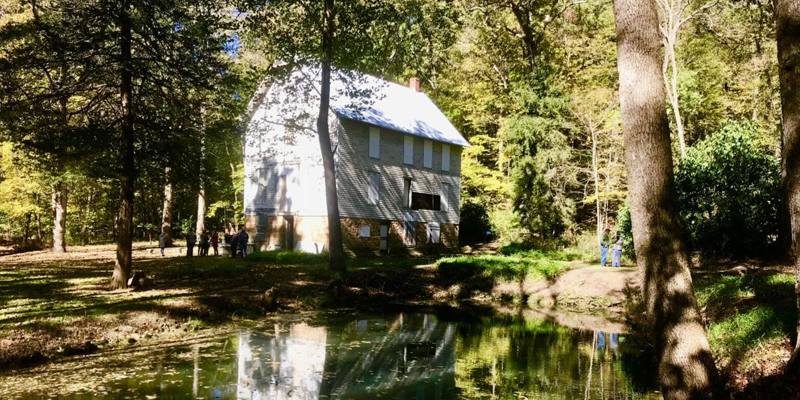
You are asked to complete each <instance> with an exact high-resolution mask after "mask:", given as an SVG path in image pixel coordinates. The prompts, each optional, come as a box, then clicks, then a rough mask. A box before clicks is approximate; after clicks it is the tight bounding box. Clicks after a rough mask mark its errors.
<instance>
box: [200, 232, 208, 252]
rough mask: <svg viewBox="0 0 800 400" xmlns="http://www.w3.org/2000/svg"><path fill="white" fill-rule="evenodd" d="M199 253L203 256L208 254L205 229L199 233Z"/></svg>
mask: <svg viewBox="0 0 800 400" xmlns="http://www.w3.org/2000/svg"><path fill="white" fill-rule="evenodd" d="M200 255H201V256H203V257H205V256H207V255H208V232H206V231H205V230H203V232H201V233H200Z"/></svg>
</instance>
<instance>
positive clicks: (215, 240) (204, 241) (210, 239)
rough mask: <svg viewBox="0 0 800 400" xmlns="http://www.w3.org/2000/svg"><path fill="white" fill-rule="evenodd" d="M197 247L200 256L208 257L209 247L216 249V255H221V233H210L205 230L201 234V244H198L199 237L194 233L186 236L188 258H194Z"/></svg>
mask: <svg viewBox="0 0 800 400" xmlns="http://www.w3.org/2000/svg"><path fill="white" fill-rule="evenodd" d="M195 245H197V254H198V255H199V256H203V257H205V256H207V255H208V249H209V247H212V248H213V249H214V255H215V256H218V255H219V233H217V231H213V232H211V234H209V233H208V231H207V230H205V229H203V231H202V232H200V243H197V235H196V234H195V233H194V232H191V231H190V232H189V234H188V235H186V256H187V257H192V256H194V246H195Z"/></svg>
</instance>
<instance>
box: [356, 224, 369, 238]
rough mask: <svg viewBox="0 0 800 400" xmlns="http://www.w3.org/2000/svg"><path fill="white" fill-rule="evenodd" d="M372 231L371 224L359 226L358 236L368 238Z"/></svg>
mask: <svg viewBox="0 0 800 400" xmlns="http://www.w3.org/2000/svg"><path fill="white" fill-rule="evenodd" d="M369 233H370V228H369V225H361V226H360V227H358V237H360V238H368V237H369Z"/></svg>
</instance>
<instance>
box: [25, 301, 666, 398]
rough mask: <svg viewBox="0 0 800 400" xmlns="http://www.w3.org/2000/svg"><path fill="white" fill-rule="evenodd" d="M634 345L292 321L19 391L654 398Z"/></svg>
mask: <svg viewBox="0 0 800 400" xmlns="http://www.w3.org/2000/svg"><path fill="white" fill-rule="evenodd" d="M278 321H279V322H278ZM633 347H634V346H633V345H632V343H631V340H626V337H625V336H624V335H621V334H617V333H609V332H601V331H594V332H592V331H578V330H573V329H569V328H564V327H560V326H557V325H554V324H552V323H548V322H544V321H531V320H527V321H513V320H508V319H497V318H474V319H470V320H464V319H457V318H452V316H450V317H448V316H442V315H440V316H436V315H431V314H417V313H392V314H381V315H364V314H357V313H356V314H337V315H333V316H331V315H328V316H324V317H320V316H316V317H314V318H297V317H295V318H286V319H281V320H275V321H274V322H269V323H265V324H262V325H260V326H259V327H249V328H242V329H241V330H239V331H237V332H234V333H232V334H230V335H225V336H222V337H206V338H202V339H200V340H193V341H192V342H191V343H188V344H187V343H184V342H181V341H176V342H175V344H174V345H168V346H159V347H157V348H154V349H150V350H145V351H138V352H130V353H129V354H122V356H121V358H120V359H119V360H118V361H114V362H113V365H114V368H112V367H110V366H106V367H104V366H99V365H91V364H89V365H83V366H80V365H74V366H70V365H69V364H66V365H63V366H60V367H58V368H57V370H56V371H55V372H54V371H50V372H47V373H45V374H42V375H40V376H39V377H40V378H41V379H46V378H47V377H46V376H49V375H51V374H59V373H63V374H66V375H67V376H68V375H69V374H70V373H73V374H74V373H76V371H75V369H76V368H77V369H78V370H81V369H82V370H83V371H84V372H86V374H84V375H75V377H74V378H67V379H66V382H65V381H53V383H49V384H47V386H48V387H47V388H46V389H44V390H45V392H37V389H35V388H34V387H33V386H31V391H30V392H28V393H27V395H28V396H29V397H31V398H40V397H57V398H70V399H73V398H75V399H76V398H114V399H117V398H136V399H141V398H204V399H270V400H288V399H414V400H444V399H650V398H658V396H656V394H654V393H653V392H648V391H647V390H644V389H642V388H641V386H642V385H641V384H639V383H637V382H636V379H635V377H636V375H640V374H642V373H643V372H646V371H641V368H640V367H637V365H636V362H635V361H634V360H635V358H636V357H635V353H636V352H635V349H634V348H633ZM140 350H141V349H140ZM104 359H106V361H108V359H107V358H104ZM109 364H110V363H109ZM59 368H60V369H59ZM59 371H60V372H59ZM645 375H646V374H645ZM50 378H53V377H52V376H51V377H50ZM77 381H82V382H80V383H79V382H77ZM40 390H41V388H40Z"/></svg>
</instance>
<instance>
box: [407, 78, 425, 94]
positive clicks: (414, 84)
mask: <svg viewBox="0 0 800 400" xmlns="http://www.w3.org/2000/svg"><path fill="white" fill-rule="evenodd" d="M408 87H410V88H411V89H413V90H414V91H417V92H421V91H422V88H421V87H420V84H419V78H417V77H416V76H414V77H411V79H409V80H408Z"/></svg>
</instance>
